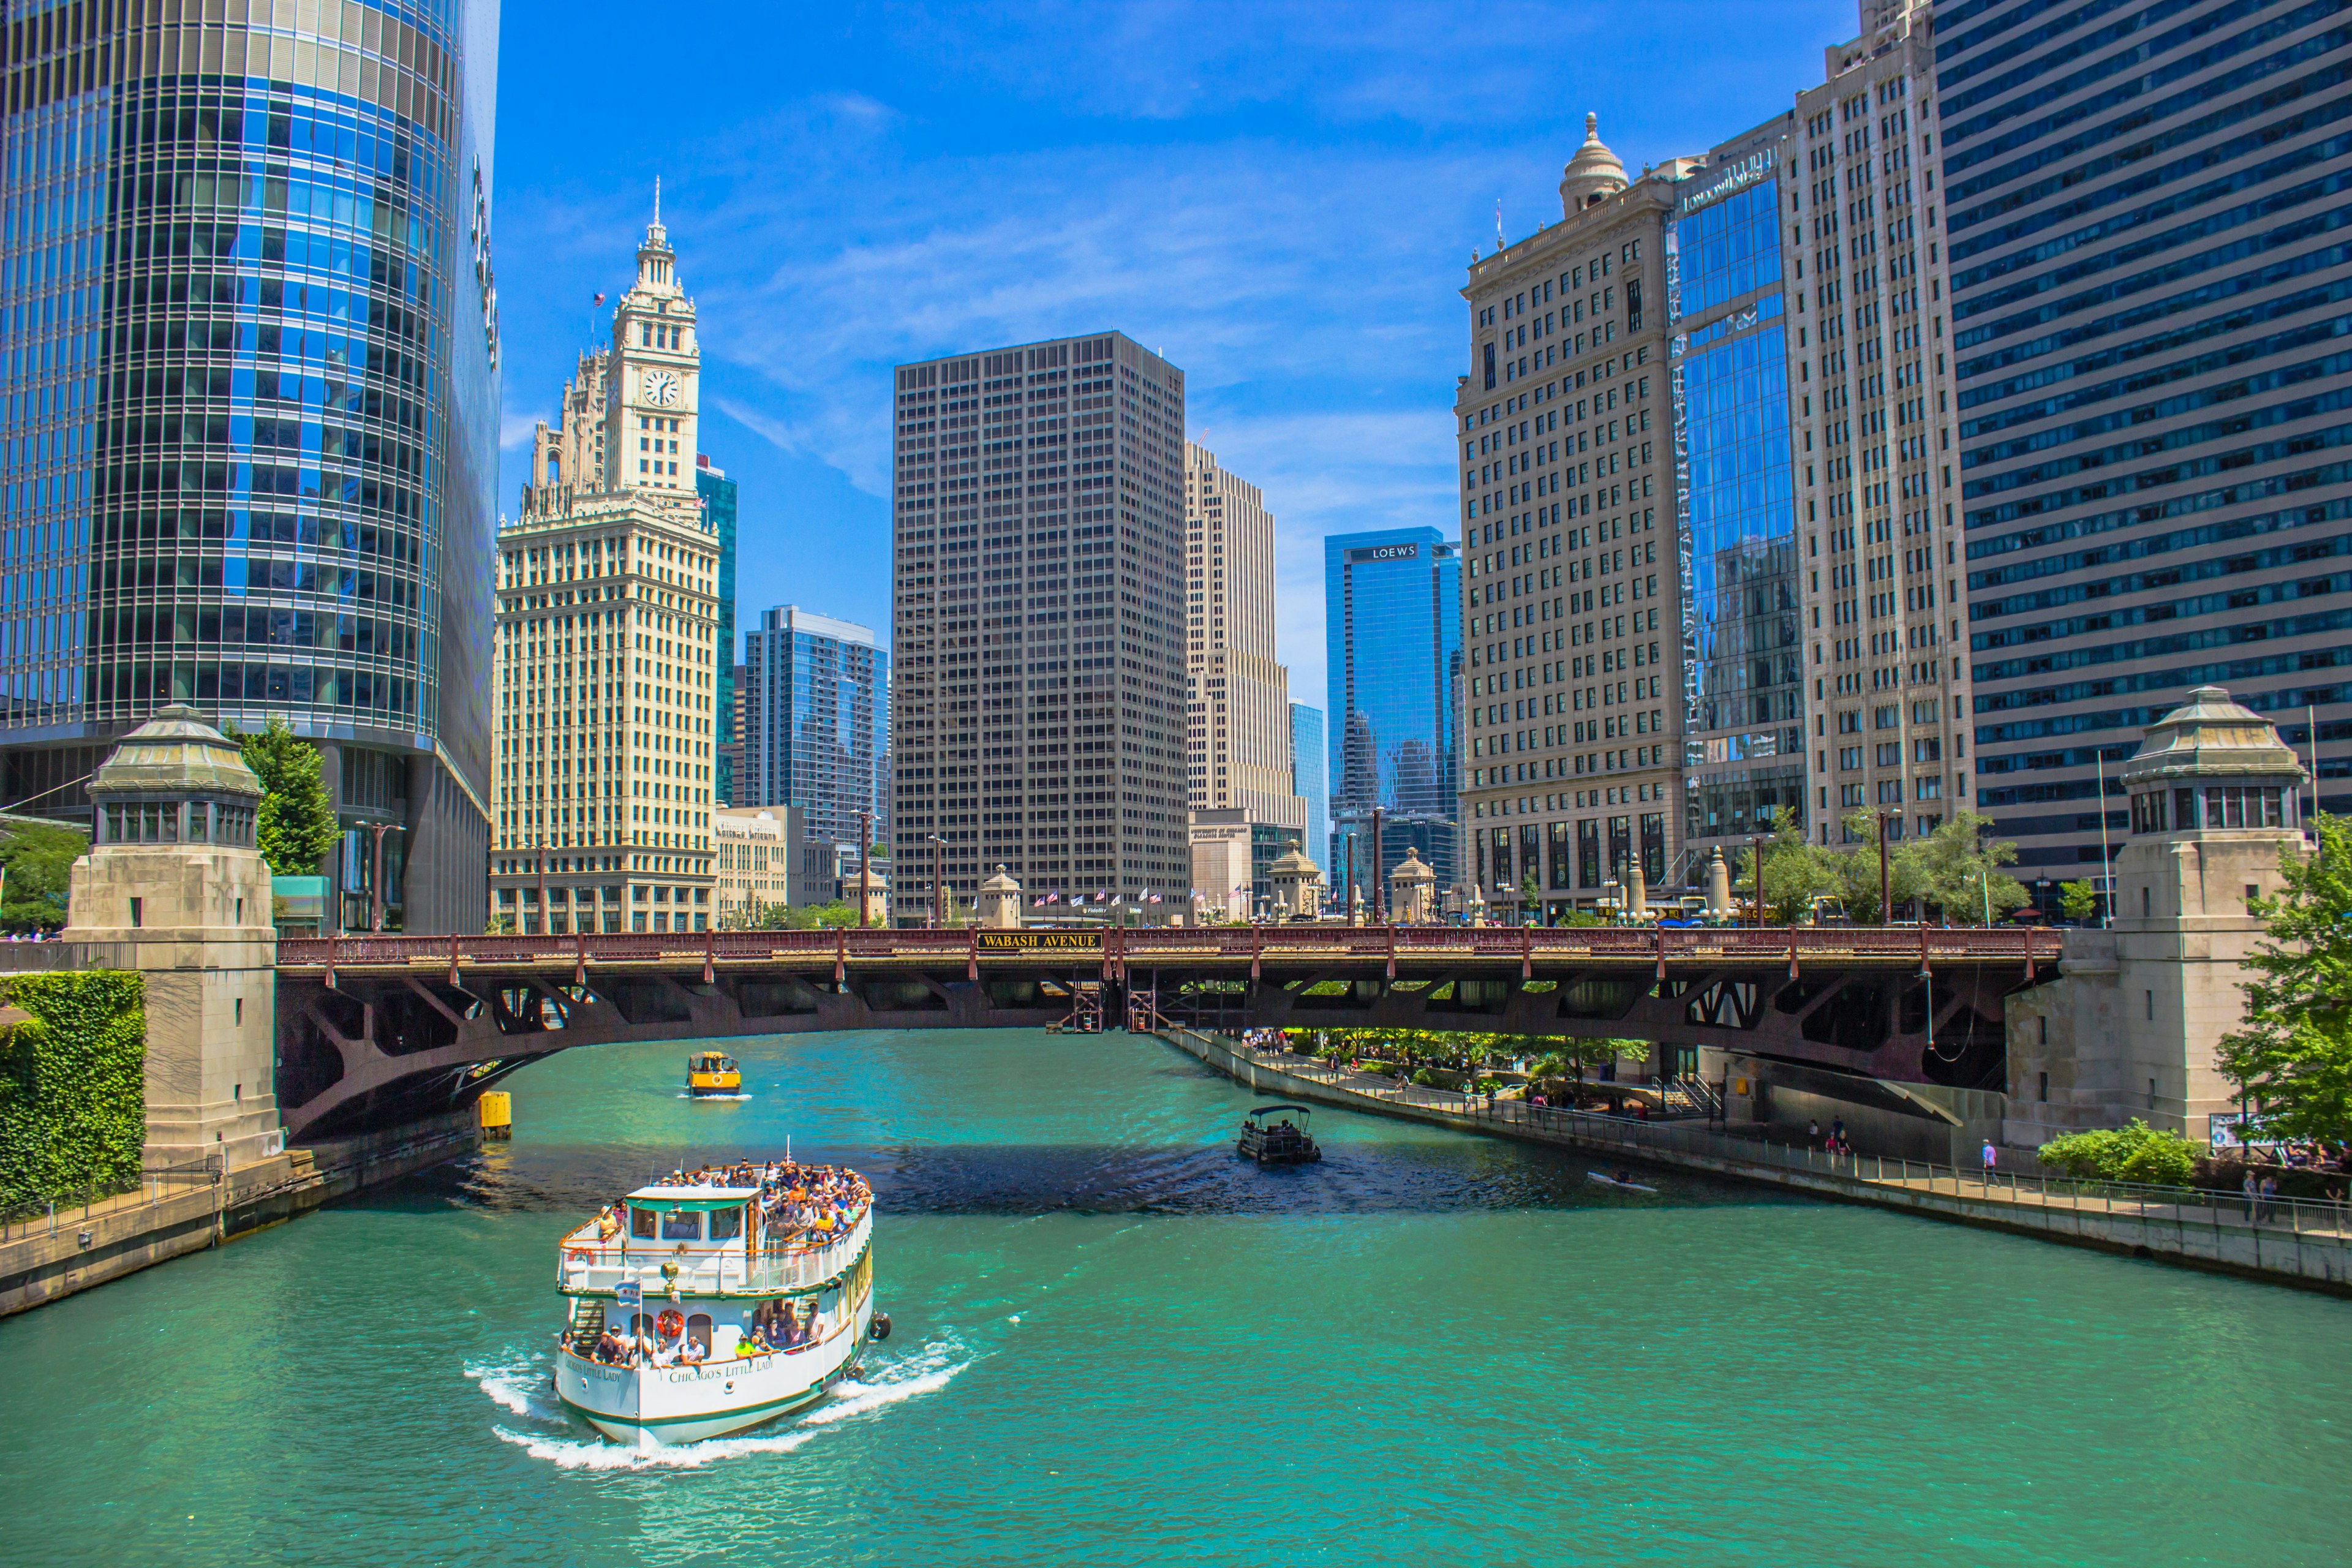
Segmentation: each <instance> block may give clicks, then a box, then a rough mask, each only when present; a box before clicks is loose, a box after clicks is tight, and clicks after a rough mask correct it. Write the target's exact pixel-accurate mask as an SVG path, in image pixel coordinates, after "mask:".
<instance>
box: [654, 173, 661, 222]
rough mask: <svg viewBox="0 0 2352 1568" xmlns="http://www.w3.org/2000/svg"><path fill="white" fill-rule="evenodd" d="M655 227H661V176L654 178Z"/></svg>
mask: <svg viewBox="0 0 2352 1568" xmlns="http://www.w3.org/2000/svg"><path fill="white" fill-rule="evenodd" d="M654 226H656V228H658V227H659V226H661V176H660V175H659V174H656V175H655V176H654Z"/></svg>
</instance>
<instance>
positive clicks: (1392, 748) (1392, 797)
mask: <svg viewBox="0 0 2352 1568" xmlns="http://www.w3.org/2000/svg"><path fill="white" fill-rule="evenodd" d="M1461 571H1462V563H1461V555H1460V552H1458V551H1457V550H1456V549H1455V548H1454V546H1453V545H1452V544H1451V543H1449V542H1446V539H1445V536H1444V534H1442V533H1440V532H1439V531H1437V530H1435V529H1433V528H1399V529H1389V530H1385V531H1381V532H1376V533H1340V534H1333V535H1331V536H1330V537H1328V538H1327V539H1325V540H1324V542H1323V581H1324V625H1325V628H1326V629H1325V634H1324V635H1325V637H1326V639H1327V647H1328V658H1329V661H1330V662H1329V664H1328V670H1329V679H1330V682H1331V695H1332V697H1333V698H1334V699H1336V700H1335V701H1334V703H1333V704H1332V708H1333V710H1334V711H1336V712H1337V713H1339V716H1340V720H1339V745H1338V747H1337V748H1336V749H1335V750H1334V751H1333V752H1332V756H1331V761H1330V768H1331V817H1332V832H1333V834H1334V836H1335V838H1334V842H1335V843H1336V842H1339V841H1340V840H1342V839H1344V837H1345V836H1346V835H1348V834H1349V833H1350V832H1352V833H1354V834H1356V835H1357V838H1358V843H1357V855H1358V873H1359V875H1360V876H1362V877H1365V878H1369V877H1370V874H1371V859H1370V853H1371V851H1370V844H1371V837H1370V834H1371V827H1370V823H1371V814H1372V808H1373V807H1374V806H1380V807H1381V808H1383V815H1384V817H1385V820H1384V822H1383V825H1382V827H1381V860H1382V862H1383V864H1382V866H1381V875H1382V876H1383V877H1385V876H1386V875H1387V873H1388V871H1389V870H1390V869H1391V868H1394V867H1395V865H1396V863H1397V862H1398V861H1400V860H1402V859H1403V858H1404V851H1405V847H1406V846H1407V845H1408V844H1412V845H1414V846H1416V847H1419V849H1420V850H1421V854H1422V858H1423V859H1424V860H1427V861H1429V862H1430V864H1431V865H1432V867H1433V868H1435V870H1436V872H1437V879H1438V884H1439V886H1441V887H1444V886H1445V885H1447V884H1448V883H1450V882H1452V881H1453V880H1454V876H1455V868H1454V861H1455V855H1454V809H1455V808H1454V788H1455V781H1456V777H1457V774H1456V770H1455V761H1456V759H1455V736H1454V715H1455V714H1456V713H1457V712H1458V711H1460V699H1461V695H1462V694H1461V691H1460V685H1461V679H1462V677H1461V667H1462V633H1461V619H1460V616H1459V615H1458V613H1457V611H1456V606H1457V605H1459V604H1460V602H1461Z"/></svg>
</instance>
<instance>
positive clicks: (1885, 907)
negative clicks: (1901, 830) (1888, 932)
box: [1878, 805, 1903, 926]
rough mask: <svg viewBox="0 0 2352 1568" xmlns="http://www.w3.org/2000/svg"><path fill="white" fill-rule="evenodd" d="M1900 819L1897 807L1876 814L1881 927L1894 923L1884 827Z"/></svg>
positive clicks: (1901, 814) (1879, 919)
mask: <svg viewBox="0 0 2352 1568" xmlns="http://www.w3.org/2000/svg"><path fill="white" fill-rule="evenodd" d="M1902 818H1903V808H1902V807H1901V806H1899V805H1898V806H1896V807H1895V809H1894V810H1892V811H1882V812H1880V813H1879V814H1878V923H1879V924H1880V925H1883V926H1886V925H1893V924H1894V923H1895V910H1894V908H1893V907H1892V900H1893V889H1892V884H1891V882H1890V880H1889V878H1888V875H1887V869H1886V825H1887V824H1888V823H1890V822H1899V821H1901V820H1902Z"/></svg>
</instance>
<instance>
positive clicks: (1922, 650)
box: [1780, 0, 1969, 844]
mask: <svg viewBox="0 0 2352 1568" xmlns="http://www.w3.org/2000/svg"><path fill="white" fill-rule="evenodd" d="M1927 13H1928V6H1927V0H1883V3H1868V4H1865V5H1864V7H1863V22H1864V26H1865V27H1866V28H1868V29H1869V30H1868V31H1866V32H1865V33H1864V35H1863V36H1862V37H1858V38H1856V39H1854V40H1853V42H1851V43H1847V44H1843V45H1840V46H1839V47H1835V48H1832V49H1830V50H1828V51H1827V58H1826V60H1825V62H1824V63H1825V65H1826V67H1827V73H1828V77H1829V79H1828V81H1827V82H1825V83H1824V84H1823V85H1822V86H1820V87H1817V88H1814V89H1811V90H1810V91H1807V92H1802V93H1800V94H1798V95H1797V109H1796V114H1795V116H1794V119H1793V121H1792V123H1791V124H1790V128H1789V130H1788V132H1787V134H1786V136H1785V138H1784V139H1783V141H1782V142H1781V145H1780V162H1781V164H1782V169H1783V172H1782V175H1781V183H1782V184H1784V185H1785V186H1786V187H1787V188H1788V191H1789V199H1788V200H1787V201H1786V202H1785V203H1784V204H1783V209H1784V211H1786V212H1787V213H1788V214H1789V215H1790V217H1791V219H1792V220H1793V224H1794V230H1793V232H1795V233H1796V234H1798V235H1801V237H1802V238H1801V243H1800V244H1798V245H1796V246H1795V247H1792V249H1793V251H1794V255H1793V257H1792V259H1793V262H1794V266H1793V267H1792V268H1790V277H1789V279H1788V286H1789V296H1788V309H1789V314H1790V317H1791V318H1792V319H1793V320H1792V329H1793V335H1794V339H1795V341H1794V342H1793V343H1792V344H1791V345H1790V346H1791V350H1792V352H1791V353H1790V361H1789V363H1790V372H1791V374H1790V378H1789V380H1790V386H1789V412H1790V427H1791V433H1792V436H1793V438H1794V445H1795V447H1796V451H1795V459H1796V471H1795V478H1796V493H1797V497H1798V505H1799V508H1800V510H1801V520H1802V521H1801V526H1802V528H1803V531H1804V535H1805V555H1804V560H1803V569H1804V606H1805V640H1806V643H1807V645H1808V646H1807V661H1806V670H1805V675H1806V693H1805V694H1806V698H1807V700H1808V702H1809V703H1810V705H1811V718H1810V721H1809V723H1808V726H1807V728H1808V730H1809V731H1810V734H1809V736H1808V739H1809V740H1810V742H1811V746H1810V748H1809V750H1810V752H1811V763H1812V773H1813V778H1812V786H1813V790H1812V793H1813V799H1812V801H1811V806H1812V816H1813V824H1812V826H1813V836H1814V837H1815V838H1816V839H1817V840H1818V841H1819V842H1821V843H1824V844H1837V843H1840V842H1843V841H1846V840H1848V839H1850V838H1851V837H1853V835H1852V834H1850V833H1849V832H1848V830H1847V828H1846V826H1845V818H1846V817H1848V816H1852V815H1853V814H1854V813H1856V812H1874V813H1885V814H1888V815H1889V816H1892V817H1899V818H1900V819H1901V820H1900V822H1899V824H1897V825H1895V826H1892V827H1890V837H1892V836H1894V835H1895V834H1897V833H1899V834H1901V835H1903V836H1906V837H1909V836H1912V835H1916V834H1919V833H1926V832H1933V831H1934V830H1935V828H1936V827H1937V826H1938V825H1940V824H1941V823H1942V822H1943V821H1944V819H1945V818H1946V817H1947V816H1949V815H1951V814H1952V813H1954V812H1956V811H1963V810H1966V809H1968V807H1969V800H1968V795H1967V792H1968V788H1969V770H1968V763H1967V762H1966V761H1965V755H1966V750H1967V746H1968V740H1969V679H1968V669H1969V666H1968V645H1967V641H1966V632H1967V621H1968V609H1967V605H1966V604H1965V602H1964V598H1965V590H1964V588H1963V584H1965V583H1966V581H1967V563H1966V562H1965V561H1964V560H1963V559H1962V556H1963V553H1964V550H1965V545H1964V542H1963V541H1962V540H1961V537H1960V526H1959V521H1960V520H1959V518H1958V510H1957V502H1958V499H1959V493H1960V492H1959V487H1958V485H1956V484H1955V483H1954V482H1953V481H1954V479H1955V478H1956V475H1957V469H1958V458H1955V457H1954V456H1953V455H1952V441H1951V433H1952V426H1953V420H1954V414H1953V411H1952V406H1951V378H1950V374H1949V370H1948V366H1949V364H1950V363H1951V362H1950V359H1949V354H1950V351H1951V343H1950V331H1949V319H1950V318H1949V308H1948V305H1947V304H1946V302H1945V299H1944V296H1945V293H1946V289H1945V272H1946V268H1945V262H1944V256H1943V247H1941V245H1939V244H1938V243H1937V238H1938V233H1939V231H1937V229H1936V228H1935V226H1934V221H1933V217H1932V216H1931V215H1932V212H1933V208H1934V203H1935V196H1934V192H1933V190H1932V188H1931V182H1932V179H1933V171H1934V169H1935V166H1936V164H1935V158H1934V155H1933V153H1932V150H1931V143H1932V138H1933V135H1934V132H1935V117H1934V114H1933V109H1932V106H1933V99H1934V93H1935V65H1936V60H1935V48H1934V44H1933V40H1932V39H1931V37H1929V34H1928V29H1927Z"/></svg>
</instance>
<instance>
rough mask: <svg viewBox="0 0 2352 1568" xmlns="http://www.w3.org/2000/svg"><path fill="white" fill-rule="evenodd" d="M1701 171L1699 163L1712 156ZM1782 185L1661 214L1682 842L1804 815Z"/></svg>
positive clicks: (1709, 198)
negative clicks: (1679, 667) (1677, 585)
mask: <svg viewBox="0 0 2352 1568" xmlns="http://www.w3.org/2000/svg"><path fill="white" fill-rule="evenodd" d="M1710 167H1712V165H1710ZM1779 204H1780V182H1779V180H1778V179H1777V178H1773V177H1766V178H1764V179H1761V180H1759V181H1756V182H1754V183H1750V184H1744V185H1735V186H1733V187H1732V188H1731V189H1730V191H1729V193H1728V194H1726V188H1725V184H1724V183H1723V182H1721V181H1720V180H1719V179H1715V180H1711V179H1709V178H1707V177H1706V175H1705V174H1702V176H1701V177H1700V179H1699V181H1698V189H1697V190H1696V191H1695V192H1694V193H1693V194H1692V195H1687V196H1685V197H1684V198H1683V199H1682V200H1681V201H1680V202H1678V203H1677V204H1676V205H1675V211H1674V213H1673V215H1672V216H1671V217H1670V219H1669V221H1668V225H1667V229H1666V233H1667V245H1666V257H1667V260H1666V266H1667V274H1666V277H1667V284H1666V309H1667V317H1668V321H1669V323H1670V330H1671V331H1673V333H1674V338H1673V341H1672V342H1671V344H1670V345H1669V350H1668V353H1669V355H1670V358H1671V367H1672V374H1671V376H1670V381H1671V384H1672V389H1673V394H1674V417H1675V470H1676V471H1675V501H1676V506H1677V509H1678V510H1679V511H1680V512H1681V517H1680V519H1679V522H1678V527H1677V529H1676V537H1677V539H1678V540H1679V541H1680V542H1681V548H1682V551H1683V560H1682V572H1683V706H1684V718H1683V732H1684V766H1685V791H1686V794H1685V847H1686V849H1687V850H1689V851H1693V852H1698V853H1704V852H1705V850H1706V847H1707V840H1709V839H1725V838H1739V837H1745V836H1747V835H1748V834H1749V833H1751V832H1755V831H1758V830H1759V829H1760V830H1763V831H1768V832H1769V830H1770V826H1769V825H1770V824H1771V823H1773V822H1774V821H1775V820H1777V818H1778V816H1780V813H1782V812H1784V811H1786V812H1790V813H1792V814H1794V815H1796V816H1797V818H1798V820H1799V821H1800V822H1801V821H1802V820H1803V815H1802V814H1803V809H1804V785H1805V778H1804V743H1805V742H1804V728H1803V724H1804V721H1803V717H1802V704H1803V700H1804V688H1803V679H1804V670H1803V663H1802V658H1803V655H1802V647H1801V642H1800V627H1799V620H1798V617H1799V614H1800V608H1799V604H1798V598H1799V593H1798V580H1797V537H1796V508H1795V501H1794V497H1793V495H1792V489H1793V487H1792V484H1791V476H1790V451H1789V370H1788V348H1787V333H1786V331H1785V328H1784V326H1783V318H1782V314H1781V280H1780V225H1779V220H1778V216H1777V215H1778V207H1779Z"/></svg>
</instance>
